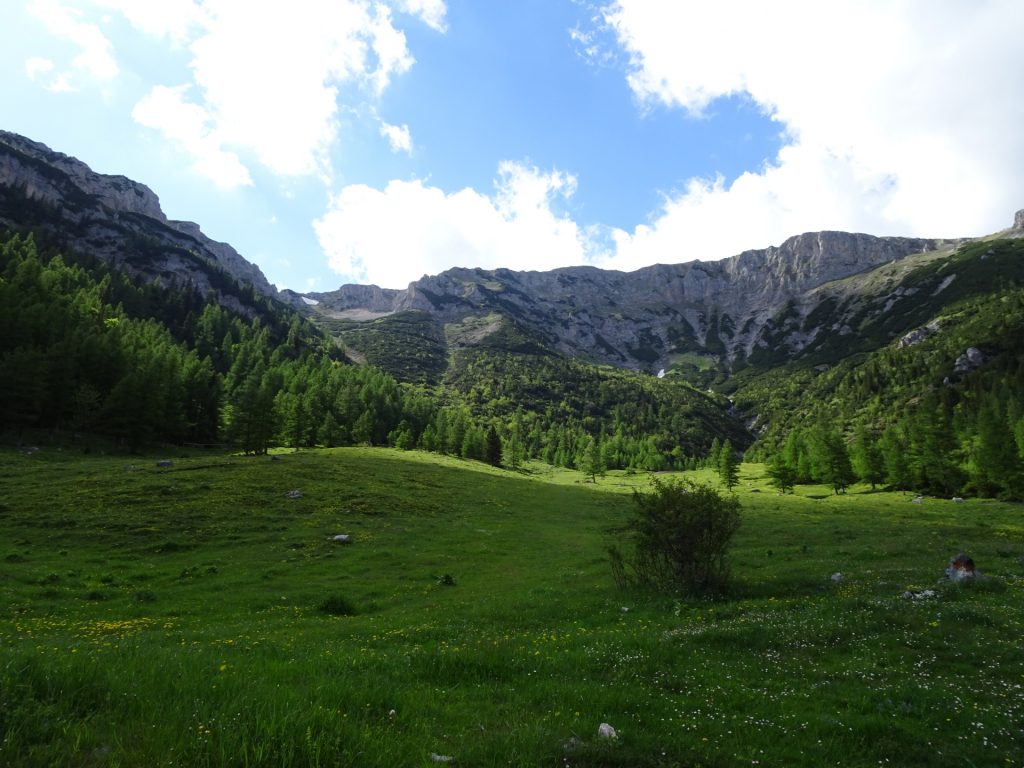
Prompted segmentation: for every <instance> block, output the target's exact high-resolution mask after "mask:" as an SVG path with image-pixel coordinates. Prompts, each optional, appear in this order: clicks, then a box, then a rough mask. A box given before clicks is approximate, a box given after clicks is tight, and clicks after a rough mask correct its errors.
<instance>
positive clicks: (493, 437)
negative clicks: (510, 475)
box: [484, 424, 501, 467]
mask: <svg viewBox="0 0 1024 768" xmlns="http://www.w3.org/2000/svg"><path fill="white" fill-rule="evenodd" d="M484 461H486V462H487V463H488V464H490V465H491V466H495V467H500V466H501V437H500V436H499V435H498V430H497V429H495V428H494V425H493V424H491V425H490V427H488V428H487V437H486V446H485V448H484Z"/></svg>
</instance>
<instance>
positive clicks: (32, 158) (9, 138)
mask: <svg viewBox="0 0 1024 768" xmlns="http://www.w3.org/2000/svg"><path fill="white" fill-rule="evenodd" d="M0 145H4V146H6V147H7V148H9V149H12V150H15V152H16V153H17V154H15V153H12V152H4V153H2V154H0V186H5V187H21V188H22V189H23V190H24V194H25V196H26V197H28V198H29V199H35V200H41V201H44V202H46V203H49V204H51V205H58V204H60V203H61V202H62V201H63V198H64V195H65V193H66V191H67V189H66V186H67V183H68V182H70V184H72V185H73V186H74V187H75V188H76V189H77V190H78V191H80V192H82V193H84V194H86V195H90V196H92V197H93V198H95V200H96V201H97V202H98V203H100V204H101V205H103V206H105V207H107V208H109V209H110V210H111V211H113V212H118V213H137V214H141V215H143V216H149V217H150V218H153V219H156V220H158V221H167V217H166V216H165V215H164V212H163V211H162V210H161V209H160V200H159V199H158V198H157V196H156V194H154V192H153V190H151V189H150V188H149V187H147V186H146V185H145V184H140V183H139V182H137V181H132V180H131V179H129V178H127V177H125V176H109V175H107V174H102V173H96V172H95V171H93V170H92V169H91V168H90V167H89V166H88V165H86V164H85V163H83V162H82V161H81V160H78V159H76V158H74V157H69V156H68V155H65V154H63V153H61V152H55V151H54V150H52V149H50V148H49V147H47V146H46V145H45V144H41V143H39V142H38V141H32V140H31V139H28V138H25V137H24V136H19V135H18V134H16V133H10V132H9V131H0ZM18 155H20V157H19V156H18ZM52 171H58V172H59V173H57V174H55V173H52ZM62 177H63V178H62Z"/></svg>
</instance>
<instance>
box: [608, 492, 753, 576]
mask: <svg viewBox="0 0 1024 768" xmlns="http://www.w3.org/2000/svg"><path fill="white" fill-rule="evenodd" d="M633 500H634V501H635V502H636V509H635V512H634V514H633V516H632V518H631V519H630V520H629V521H628V522H627V523H626V526H625V528H624V529H623V531H624V533H625V534H626V535H627V540H628V543H627V545H626V546H627V550H629V551H627V552H626V553H625V554H624V553H623V552H622V551H621V550H620V549H619V548H618V546H617V545H612V546H610V547H609V548H608V554H609V555H610V557H611V561H612V571H613V573H614V574H615V579H616V581H617V582H618V583H619V585H620V586H623V587H626V586H631V585H636V586H646V587H653V588H655V589H657V590H660V591H666V592H673V593H679V594H688V595H701V594H708V593H710V592H715V591H718V590H720V589H722V588H723V587H724V586H725V584H726V582H727V581H728V576H729V569H728V564H727V562H726V554H727V552H728V549H729V544H730V542H731V541H732V537H733V535H734V534H735V533H736V529H737V528H738V527H739V522H740V503H739V500H738V499H736V498H735V497H723V496H722V495H721V494H720V493H719V492H718V491H717V490H715V489H714V488H712V487H711V486H709V485H701V484H698V483H692V482H688V481H687V482H683V483H677V482H662V481H660V480H657V479H655V480H654V481H653V490H652V491H651V492H649V493H642V492H640V491H636V492H634V494H633Z"/></svg>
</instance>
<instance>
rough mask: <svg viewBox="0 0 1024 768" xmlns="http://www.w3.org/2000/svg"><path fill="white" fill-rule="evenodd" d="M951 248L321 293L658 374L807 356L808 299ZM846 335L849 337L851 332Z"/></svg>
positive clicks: (330, 304)
mask: <svg viewBox="0 0 1024 768" xmlns="http://www.w3.org/2000/svg"><path fill="white" fill-rule="evenodd" d="M947 245H949V243H947V242H946V241H940V240H926V239H915V238H896V237H872V236H870V235H863V234H850V233H846V232H817V233H810V234H804V235H798V236H796V237H792V238H790V239H788V240H786V241H785V242H784V243H783V244H782V245H780V246H777V247H772V248H765V249H762V250H753V251H746V252H744V253H741V254H739V255H738V256H734V257H732V258H729V259H724V260H722V261H717V262H701V261H692V262H688V263H685V264H674V265H665V264H659V265H655V266H651V267H646V268H644V269H639V270H637V271H635V272H629V273H626V272H617V271H611V270H601V269H597V268H595V267H568V268H563V269H555V270H552V271H550V272H514V271H511V270H507V269H498V270H482V269H463V268H460V269H451V270H448V271H446V272H442V273H441V274H439V275H434V276H430V277H424V278H423V279H421V280H417V281H416V282H414V283H411V284H410V285H409V287H408V288H406V289H405V290H403V291H387V290H383V289H380V288H376V287H375V286H351V285H348V286H342V287H341V288H339V289H338V290H337V291H333V292H331V293H317V294H310V296H312V297H313V298H314V299H316V300H317V301H319V302H320V303H321V304H322V305H323V306H324V308H325V309H326V310H327V311H334V312H346V313H352V312H353V310H355V309H357V308H365V309H367V310H372V311H373V312H375V313H382V312H399V311H403V310H420V311H424V312H427V313H429V314H431V315H432V316H434V317H437V318H439V319H441V320H443V321H444V322H460V321H461V320H463V319H464V318H466V317H470V316H483V315H486V314H488V313H491V312H499V313H501V314H504V315H507V316H509V317H511V318H513V319H515V320H516V322H518V323H520V324H521V325H523V326H525V327H527V328H530V329H531V330H532V331H534V332H535V333H536V334H537V335H538V336H540V337H542V338H544V339H546V340H547V342H548V343H549V344H550V345H551V346H553V347H554V348H556V349H558V350H560V351H562V352H565V353H568V354H573V355H586V356H590V357H594V356H596V357H598V358H601V359H603V360H605V361H607V362H610V363H612V364H615V365H621V366H626V367H631V368H640V369H645V370H650V371H651V372H654V371H657V370H659V369H660V368H663V367H665V366H666V364H668V363H669V362H670V361H671V359H672V356H673V355H674V354H677V353H684V352H687V351H699V352H706V351H709V350H710V351H712V352H713V353H714V354H715V355H718V356H720V357H721V358H723V359H732V358H735V357H736V356H737V355H743V356H749V355H750V354H751V353H752V352H754V351H755V350H756V349H758V348H759V347H760V348H766V347H768V346H770V345H773V344H775V345H778V344H784V345H785V346H786V348H787V349H789V350H790V351H794V352H795V351H799V350H800V349H802V348H803V347H805V346H807V345H808V344H809V343H811V342H812V341H813V340H814V338H815V336H816V331H815V330H814V329H804V328H802V326H801V323H802V320H803V317H804V316H806V315H807V314H810V313H811V311H812V307H813V306H814V305H816V304H818V303H820V302H821V301H822V300H823V298H822V297H816V298H815V299H814V300H813V302H810V303H808V302H807V301H806V299H807V297H808V295H809V294H810V293H811V292H813V291H815V290H816V289H818V288H820V287H822V286H824V285H826V284H828V283H830V282H831V281H835V280H839V279H843V278H848V277H849V276H851V275H855V274H858V273H862V272H867V271H870V270H872V269H875V268H877V267H879V266H881V265H884V264H888V263H890V262H893V261H898V260H900V259H903V258H905V257H907V256H909V255H911V254H918V253H923V252H928V251H932V250H935V249H938V248H941V247H945V246H947ZM803 304H808V306H803ZM790 305H793V306H794V307H795V308H796V309H795V313H796V314H795V315H794V322H795V325H794V326H793V327H792V328H791V329H789V331H787V332H786V334H785V336H784V338H783V339H779V338H774V339H769V338H768V334H769V331H772V332H774V331H777V330H778V329H777V328H775V327H773V326H772V323H773V322H775V321H777V320H778V318H779V316H780V313H782V314H784V313H785V310H786V308H787V306H790ZM798 305H800V306H798ZM835 330H836V332H837V333H840V334H841V333H842V332H843V327H837V328H836V329H835ZM846 330H847V332H851V331H850V330H849V329H848V328H847V329H846ZM776 335H778V334H776Z"/></svg>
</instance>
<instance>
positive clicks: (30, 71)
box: [25, 56, 53, 80]
mask: <svg viewBox="0 0 1024 768" xmlns="http://www.w3.org/2000/svg"><path fill="white" fill-rule="evenodd" d="M52 71H53V62H52V61H50V60H49V59H47V58H45V57H43V56H32V57H31V58H29V59H26V60H25V76H26V77H28V79H29V80H36V79H37V78H39V77H40V76H42V75H45V74H47V73H49V72H52Z"/></svg>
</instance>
